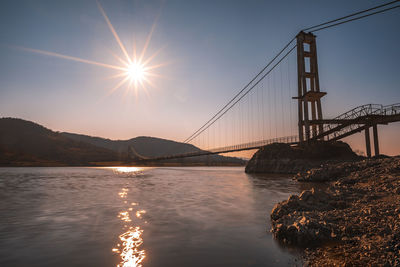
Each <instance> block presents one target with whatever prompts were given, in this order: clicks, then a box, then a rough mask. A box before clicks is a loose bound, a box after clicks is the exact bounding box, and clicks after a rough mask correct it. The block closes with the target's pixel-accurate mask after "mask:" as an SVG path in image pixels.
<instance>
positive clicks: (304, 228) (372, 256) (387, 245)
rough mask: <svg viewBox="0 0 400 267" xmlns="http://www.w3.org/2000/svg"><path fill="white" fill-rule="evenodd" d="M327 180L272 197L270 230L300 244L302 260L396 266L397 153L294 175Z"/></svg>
mask: <svg viewBox="0 0 400 267" xmlns="http://www.w3.org/2000/svg"><path fill="white" fill-rule="evenodd" d="M296 179H298V180H302V181H310V182H315V181H317V182H320V181H329V186H328V188H327V189H325V190H323V191H322V190H320V191H318V190H315V189H312V190H307V191H303V192H302V193H301V194H300V195H299V196H296V195H293V196H291V197H290V198H289V199H288V200H286V201H283V202H281V203H278V204H277V205H276V206H275V207H274V209H273V210H272V213H271V222H272V230H271V231H272V232H273V234H274V236H275V237H276V239H278V240H279V241H280V242H283V243H285V244H291V245H297V246H302V247H306V248H307V249H306V250H305V265H307V266H400V158H399V157H395V158H381V159H370V160H363V161H359V162H353V163H338V164H327V165H326V166H325V167H324V168H316V169H312V170H310V171H309V172H304V173H302V174H298V175H296Z"/></svg>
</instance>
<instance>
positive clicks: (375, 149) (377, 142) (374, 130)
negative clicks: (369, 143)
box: [372, 124, 379, 156]
mask: <svg viewBox="0 0 400 267" xmlns="http://www.w3.org/2000/svg"><path fill="white" fill-rule="evenodd" d="M372 131H373V135H374V151H375V156H378V155H379V139H378V126H377V125H376V124H374V125H373V126H372Z"/></svg>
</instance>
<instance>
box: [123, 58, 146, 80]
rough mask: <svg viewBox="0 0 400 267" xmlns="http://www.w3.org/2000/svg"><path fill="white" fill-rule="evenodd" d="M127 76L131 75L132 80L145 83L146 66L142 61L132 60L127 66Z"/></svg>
mask: <svg viewBox="0 0 400 267" xmlns="http://www.w3.org/2000/svg"><path fill="white" fill-rule="evenodd" d="M125 74H126V76H127V77H129V79H130V82H134V83H143V80H145V79H146V71H145V66H144V65H143V64H142V63H140V62H132V63H130V64H129V65H128V67H127V68H126V73H125Z"/></svg>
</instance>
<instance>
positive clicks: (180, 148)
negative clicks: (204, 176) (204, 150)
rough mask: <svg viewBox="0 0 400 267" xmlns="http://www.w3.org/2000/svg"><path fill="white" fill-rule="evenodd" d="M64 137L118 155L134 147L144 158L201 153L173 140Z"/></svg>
mask: <svg viewBox="0 0 400 267" xmlns="http://www.w3.org/2000/svg"><path fill="white" fill-rule="evenodd" d="M62 134H63V135H64V136H66V137H68V138H70V139H73V140H76V141H79V142H85V143H88V144H92V145H95V146H98V147H102V148H105V149H110V150H113V151H115V152H118V153H127V152H128V149H129V147H132V148H133V149H134V150H135V151H136V152H137V153H138V154H139V155H141V156H143V157H148V158H151V157H160V156H167V155H173V154H184V153H188V152H196V151H201V149H199V148H198V147H195V146H194V145H191V144H186V143H180V142H175V141H171V140H166V139H161V138H155V137H148V136H139V137H135V138H132V139H129V140H110V139H105V138H100V137H92V136H87V135H81V134H73V133H62ZM168 162H182V163H208V162H213V163H227V164H228V163H233V164H242V163H244V161H243V160H242V159H238V158H235V157H224V156H220V155H210V156H199V157H192V158H185V159H177V160H169V161H168Z"/></svg>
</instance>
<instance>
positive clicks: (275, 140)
mask: <svg viewBox="0 0 400 267" xmlns="http://www.w3.org/2000/svg"><path fill="white" fill-rule="evenodd" d="M297 142H299V137H298V136H297V135H292V136H284V137H278V138H271V139H266V140H260V141H255V142H249V143H242V144H238V145H233V146H225V147H217V148H213V149H209V150H207V151H209V152H213V153H216V152H220V153H223V151H227V152H229V151H239V150H246V149H251V148H254V149H256V148H259V147H262V146H265V145H269V144H272V143H286V144H292V143H297Z"/></svg>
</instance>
